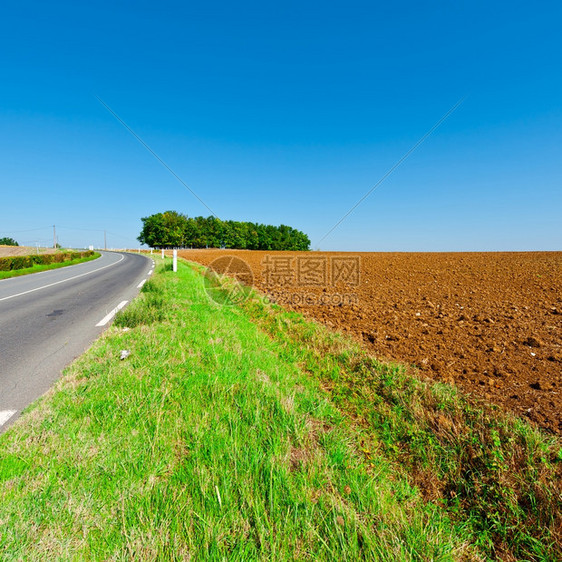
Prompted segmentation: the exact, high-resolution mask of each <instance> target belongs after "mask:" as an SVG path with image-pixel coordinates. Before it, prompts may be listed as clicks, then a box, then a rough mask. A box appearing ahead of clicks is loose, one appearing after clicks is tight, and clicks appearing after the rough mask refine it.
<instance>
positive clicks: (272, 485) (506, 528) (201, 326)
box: [0, 263, 561, 560]
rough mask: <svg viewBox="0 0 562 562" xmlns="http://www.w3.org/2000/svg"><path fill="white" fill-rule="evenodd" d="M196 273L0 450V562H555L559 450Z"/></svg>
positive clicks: (123, 326) (121, 328) (92, 360)
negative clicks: (215, 292)
mask: <svg viewBox="0 0 562 562" xmlns="http://www.w3.org/2000/svg"><path fill="white" fill-rule="evenodd" d="M197 269H198V268H190V267H188V266H186V265H184V264H182V263H180V264H179V272H178V274H172V273H171V272H169V271H162V266H160V270H159V272H158V273H157V274H156V275H155V277H154V278H153V279H152V280H151V281H149V282H148V283H146V284H145V286H144V287H143V292H142V295H141V297H140V298H139V299H137V301H135V302H134V303H132V305H131V306H130V307H129V308H128V309H126V310H125V311H124V312H123V313H122V314H121V315H119V316H118V318H117V319H116V322H115V326H114V327H113V328H111V329H110V330H109V331H108V332H107V333H106V335H104V336H103V337H102V338H101V339H100V340H99V341H98V342H96V344H95V345H94V346H93V347H92V348H91V349H90V350H89V351H88V352H87V353H86V354H85V355H84V356H83V357H82V358H80V359H79V360H78V361H77V362H76V363H75V364H74V365H72V366H71V367H70V368H69V369H68V370H67V372H66V375H65V377H64V378H63V379H62V380H61V381H60V382H59V383H58V385H57V387H56V389H55V390H53V391H51V392H50V393H49V394H48V395H47V396H46V397H45V398H43V399H42V400H41V401H40V402H38V403H37V404H36V405H35V406H33V407H32V408H31V409H30V411H29V412H28V413H27V415H25V416H23V417H22V418H21V419H20V420H19V421H18V422H16V424H15V425H14V427H12V428H11V429H10V430H9V431H8V432H7V433H6V434H5V435H3V436H1V437H0V482H1V484H0V521H2V531H1V542H0V552H2V554H3V557H4V558H6V559H20V558H21V559H33V560H41V559H45V560H51V559H58V558H62V559H74V558H77V559H108V558H110V559H122V558H128V559H142V560H155V559H170V560H173V559H187V558H189V557H190V556H191V557H192V558H194V559H197V560H209V559H211V560H213V559H216V560H222V559H229V560H256V559H262V560H271V559H273V560H293V559H306V558H309V559H317V560H340V559H342V560H344V559H348V560H356V559H363V558H364V559H380V560H408V559H418V560H459V559H479V558H485V557H486V556H494V555H498V554H499V555H501V556H502V557H506V558H507V557H509V556H514V557H526V558H527V559H533V558H535V559H548V558H550V559H553V560H554V559H556V558H557V553H560V549H559V546H560V545H559V543H556V536H555V532H556V529H557V527H556V519H555V518H556V517H557V516H558V517H559V516H560V506H561V503H560V502H561V499H560V495H559V490H560V488H559V482H560V464H561V462H560V460H561V459H560V446H559V443H557V442H556V441H554V440H552V441H549V440H548V439H547V438H545V437H544V436H542V435H541V434H539V433H538V432H536V431H535V430H533V429H531V428H530V427H528V426H527V425H525V424H524V423H523V422H517V421H515V420H513V419H511V418H507V417H506V416H505V415H504V414H500V413H499V412H497V411H492V410H486V409H485V408H477V407H475V406H472V405H470V404H468V403H467V402H466V401H465V400H464V399H463V398H462V397H461V396H459V395H458V394H456V393H455V392H454V391H453V390H452V389H449V388H448V387H446V386H443V385H431V384H426V383H422V382H419V381H416V380H415V379H413V378H411V377H410V376H408V374H407V373H406V372H405V370H404V369H403V368H402V367H400V366H392V365H383V364H380V363H377V362H375V361H374V360H372V359H371V358H369V357H368V356H367V355H366V354H365V353H364V352H362V351H361V350H360V349H359V348H358V347H357V346H356V345H355V344H354V343H353V342H352V341H350V340H349V339H346V338H344V337H343V336H340V335H337V334H332V333H330V332H329V331H328V330H326V329H325V328H323V327H321V326H318V325H316V324H313V323H310V322H307V321H305V320H303V319H302V317H300V316H299V315H296V314H292V313H288V312H286V311H284V310H282V309H279V308H278V307H275V306H270V305H266V304H263V303H262V302H261V301H259V300H258V299H250V300H249V301H247V302H246V303H245V304H244V305H242V306H238V307H220V306H217V305H216V304H214V303H213V302H211V301H209V299H208V298H207V296H206V295H205V293H204V290H203V284H202V281H201V276H200V274H199V273H198V271H197ZM122 349H128V350H130V351H131V355H130V356H129V357H128V358H127V359H126V360H125V361H120V360H119V355H120V351H121V350H122ZM557 494H558V495H557ZM557 548H558V550H557Z"/></svg>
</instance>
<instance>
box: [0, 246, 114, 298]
mask: <svg viewBox="0 0 562 562" xmlns="http://www.w3.org/2000/svg"><path fill="white" fill-rule="evenodd" d="M124 259H125V256H121V259H120V260H118V261H116V262H114V263H110V264H109V265H104V266H103V267H98V269H94V270H92V271H86V273H81V274H80V275H75V276H74V277H69V278H68V279H62V280H61V281H56V282H55V283H49V284H48V285H43V286H42V287H36V288H35V289H30V290H29V291H24V292H23V293H17V294H15V295H10V296H9V297H3V298H1V299H0V302H1V301H7V300H8V299H13V298H15V297H21V296H22V295H27V294H29V293H34V292H35V291H40V290H41V289H47V288H48V287H54V286H55V285H60V284H61V283H66V282H67V281H72V280H73V279H78V278H79V277H84V276H85V275H91V274H92V273H96V271H101V270H102V269H107V268H108V267H111V266H113V265H117V264H118V263H119V262H121V261H123V260H124Z"/></svg>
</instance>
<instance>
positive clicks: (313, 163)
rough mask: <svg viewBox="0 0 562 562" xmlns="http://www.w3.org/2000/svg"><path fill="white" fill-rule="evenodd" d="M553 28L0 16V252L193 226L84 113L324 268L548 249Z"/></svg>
mask: <svg viewBox="0 0 562 562" xmlns="http://www.w3.org/2000/svg"><path fill="white" fill-rule="evenodd" d="M561 24H562V5H560V4H559V3H555V2H552V3H541V2H539V3H534V4H532V5H531V4H530V3H528V2H525V3H523V2H515V3H514V2H509V3H508V2H505V3H504V2H495V3H489V2H487V3H481V2H466V3H461V2H454V3H453V2H425V3H419V2H404V3H387V2H385V3H382V2H381V3H373V2H353V1H346V2H331V3H326V2H303V1H301V2H283V3H282V5H281V4H279V5H268V3H264V2H236V3H235V2H214V3H205V4H203V3H201V2H197V3H194V2H166V1H164V2H162V1H161V2H158V3H156V2H143V1H140V2H119V1H117V2H115V1H114V2H111V3H110V2H97V3H90V5H86V4H85V3H79V2H68V3H67V2H56V1H55V2H51V3H44V2H26V1H25V0H24V1H22V2H18V3H10V4H5V5H4V6H3V8H2V19H1V21H0V60H1V63H2V64H1V68H2V74H1V80H2V82H1V83H2V87H1V88H0V236H5V235H7V236H13V237H14V238H16V240H18V241H20V243H29V244H33V243H35V242H39V243H45V244H47V243H49V241H50V240H52V225H53V224H55V225H57V233H58V236H59V241H60V242H61V243H62V244H63V245H65V246H84V245H88V244H95V245H100V244H103V230H106V231H107V233H108V234H107V237H108V245H109V246H115V247H119V246H129V247H134V246H136V245H137V242H136V237H137V236H138V234H139V232H140V228H141V221H140V218H141V217H144V216H147V215H150V214H152V213H155V212H159V211H164V210H168V209H174V210H178V211H181V212H184V213H186V214H188V215H189V216H196V215H205V216H207V215H209V214H210V212H209V211H208V209H207V208H205V207H204V206H203V205H202V204H201V203H200V202H199V201H198V200H197V199H196V198H195V197H194V196H193V195H192V194H191V193H190V192H189V191H188V190H187V189H186V188H185V187H184V186H182V185H181V184H180V183H179V182H178V181H177V180H176V179H175V178H174V177H173V176H172V175H171V174H170V173H169V172H168V171H167V170H166V169H165V168H164V167H163V166H162V165H161V164H160V163H159V162H158V161H157V160H156V159H155V158H154V157H153V156H152V155H151V154H150V153H149V152H148V151H147V150H146V149H145V148H144V147H143V146H142V145H141V144H140V143H139V142H138V141H137V140H136V139H135V138H134V137H133V136H132V135H131V134H130V133H129V132H128V131H127V130H126V129H125V128H124V127H123V126H122V125H121V124H120V123H119V122H118V121H117V120H116V119H115V118H114V117H113V116H112V115H111V114H110V113H109V112H108V111H107V110H106V109H105V108H104V107H103V105H102V104H100V102H99V101H98V100H97V99H96V96H99V97H100V98H101V99H102V100H103V101H104V102H105V103H106V104H107V105H109V106H110V107H111V108H112V109H113V110H114V111H115V112H116V113H117V114H119V116H120V117H121V118H122V119H123V120H124V121H125V122H126V123H127V124H128V125H129V126H130V127H131V128H132V129H133V130H134V131H135V132H136V133H137V134H138V135H139V136H140V137H141V138H142V139H143V140H144V142H146V143H147V144H148V145H149V146H150V147H151V148H152V150H154V151H155V152H156V153H157V154H158V155H159V156H160V157H161V158H162V159H163V160H164V161H165V162H166V163H167V164H168V165H169V166H170V167H171V168H172V169H173V170H174V172H175V173H176V174H177V175H178V176H180V177H181V178H182V179H183V180H184V181H185V183H186V184H187V185H189V187H190V188H191V189H193V191H195V192H196V193H197V194H198V196H199V197H200V198H201V199H202V200H203V201H204V202H205V203H206V205H207V206H208V207H209V208H211V209H212V210H213V212H214V213H215V214H216V215H218V216H219V217H220V218H223V219H235V220H249V221H253V222H262V223H269V224H280V223H284V224H289V225H291V226H294V227H296V228H299V229H301V230H303V231H305V232H306V233H307V234H309V236H310V238H311V240H312V244H313V247H314V248H317V247H319V248H321V249H325V250H366V251H369V250H373V251H387V250H393V251H394V250H397V251H415V250H420V251H443V250H447V251H449V250H450V251H457V250H458V251H465V250H561V249H562V220H561V209H562V154H561V152H562V72H561V71H560V62H561V60H562V42H561V39H560V26H561ZM465 96H466V98H465V99H464V101H463V103H462V104H461V105H460V107H459V108H458V109H457V110H456V111H455V112H454V113H453V114H452V115H451V116H450V117H449V118H448V119H447V120H446V121H445V122H444V123H443V124H442V125H441V126H440V127H439V128H438V129H437V130H436V131H435V132H434V133H433V134H432V135H431V136H430V137H429V138H428V139H427V140H426V141H425V142H424V143H423V144H422V145H421V146H420V147H419V148H418V149H417V150H416V151H415V152H414V153H413V154H412V155H411V156H410V157H409V158H408V159H407V160H406V161H405V162H404V163H403V164H402V165H401V166H400V167H399V168H398V169H397V170H396V171H395V172H394V173H393V174H392V175H391V176H390V177H389V178H388V179H387V180H386V181H385V182H384V183H383V184H382V185H380V187H378V188H377V189H376V190H375V191H374V192H373V193H372V194H371V195H370V196H369V197H368V198H367V199H366V200H365V201H364V202H363V203H362V204H361V205H360V206H359V207H358V208H357V209H356V210H355V211H354V212H353V213H352V214H351V215H350V216H349V217H348V218H347V219H346V220H345V221H344V222H343V223H342V224H341V225H340V226H339V227H338V228H337V229H336V230H335V231H334V232H332V233H331V234H330V235H329V236H328V237H327V238H325V239H324V240H323V241H322V242H321V243H320V244H319V245H318V241H319V240H321V239H322V237H323V236H324V235H325V234H326V233H327V232H328V231H329V230H330V228H331V227H332V226H333V225H334V224H335V223H337V222H338V220H339V219H340V218H341V217H342V216H343V215H344V214H345V213H346V212H347V211H348V210H349V209H350V208H351V207H352V206H353V205H354V204H355V203H356V202H357V201H358V200H359V199H360V198H361V197H362V196H363V195H364V194H365V193H366V192H368V191H369V189H370V188H371V187H372V186H373V185H374V184H376V182H377V181H378V180H379V179H380V178H381V177H382V176H383V175H384V174H385V172H386V171H387V170H388V169H389V168H391V167H392V166H393V165H394V164H395V163H396V162H397V161H398V160H399V159H400V158H401V157H402V156H403V155H404V154H405V153H406V152H407V151H408V150H409V149H410V148H411V147H412V146H413V145H414V144H415V143H416V142H417V140H418V139H419V138H420V137H422V136H423V135H424V134H425V133H426V132H427V131H428V130H429V129H430V128H431V127H432V126H433V125H434V124H435V123H436V122H437V121H438V120H439V119H440V118H441V117H442V116H443V115H444V114H445V113H446V112H447V111H448V110H449V109H450V108H451V107H452V106H453V105H454V104H455V103H456V102H457V101H458V100H459V99H461V98H463V97H465Z"/></svg>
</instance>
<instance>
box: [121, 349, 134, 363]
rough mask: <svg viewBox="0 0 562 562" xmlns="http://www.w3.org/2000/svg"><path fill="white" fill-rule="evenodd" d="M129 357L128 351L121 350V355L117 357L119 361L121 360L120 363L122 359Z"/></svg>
mask: <svg viewBox="0 0 562 562" xmlns="http://www.w3.org/2000/svg"><path fill="white" fill-rule="evenodd" d="M129 355H131V352H130V351H129V350H128V349H122V350H121V355H120V356H119V359H121V361H123V359H127V357H129Z"/></svg>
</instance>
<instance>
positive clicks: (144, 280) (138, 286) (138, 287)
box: [137, 279, 146, 289]
mask: <svg viewBox="0 0 562 562" xmlns="http://www.w3.org/2000/svg"><path fill="white" fill-rule="evenodd" d="M145 283H146V279H143V280H142V281H141V282H140V283H139V284H138V285H137V289H140V288H141V287H142V286H143V285H144V284H145Z"/></svg>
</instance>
